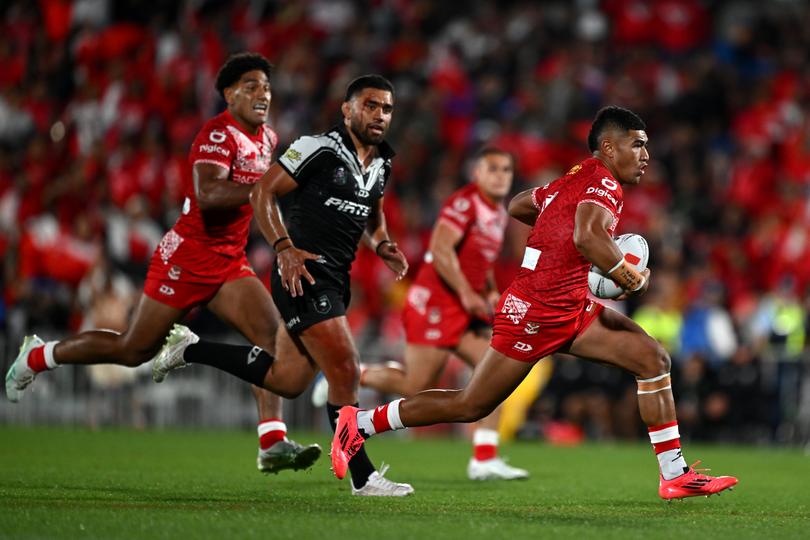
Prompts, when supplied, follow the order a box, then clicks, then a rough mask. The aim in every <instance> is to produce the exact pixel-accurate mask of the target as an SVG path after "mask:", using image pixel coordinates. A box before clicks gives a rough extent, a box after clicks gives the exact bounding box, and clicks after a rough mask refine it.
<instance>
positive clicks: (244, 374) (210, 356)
mask: <svg viewBox="0 0 810 540" xmlns="http://www.w3.org/2000/svg"><path fill="white" fill-rule="evenodd" d="M183 359H184V360H185V361H186V362H191V363H194V364H206V365H209V366H213V367H215V368H217V369H221V370H222V371H227V372H228V373H230V374H231V375H235V376H237V377H239V378H240V379H242V380H243V381H247V382H249V383H251V384H255V385H256V386H258V387H259V388H263V387H264V377H265V375H267V372H268V371H270V366H272V365H273V357H272V356H270V355H269V354H267V352H265V351H264V350H262V349H261V348H259V347H248V346H247V345H226V344H225V343H211V342H206V341H200V342H199V343H194V344H192V345H189V346H188V347H186V350H185V352H184V353H183Z"/></svg>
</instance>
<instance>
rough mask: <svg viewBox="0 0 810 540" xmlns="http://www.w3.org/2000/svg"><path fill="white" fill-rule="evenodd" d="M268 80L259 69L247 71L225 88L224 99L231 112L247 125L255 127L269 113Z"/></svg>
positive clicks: (270, 96)
mask: <svg viewBox="0 0 810 540" xmlns="http://www.w3.org/2000/svg"><path fill="white" fill-rule="evenodd" d="M271 98H272V95H271V93H270V81H268V80H267V75H265V73H264V71H262V70H260V69H255V70H253V71H248V72H246V73H243V74H242V76H241V77H240V78H239V80H238V81H236V82H235V83H234V84H232V85H231V86H229V87H228V88H226V89H225V101H227V102H228V109H229V110H230V111H231V114H233V115H234V117H235V118H236V119H237V120H239V121H240V122H242V123H244V124H246V125H247V126H249V127H252V128H254V129H255V128H257V127H259V126H261V125H262V124H264V123H265V122H266V121H267V116H268V114H269V113H270V99H271Z"/></svg>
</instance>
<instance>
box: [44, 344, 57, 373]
mask: <svg viewBox="0 0 810 540" xmlns="http://www.w3.org/2000/svg"><path fill="white" fill-rule="evenodd" d="M57 343H59V342H58V341H49V342H48V343H46V344H45V348H44V349H43V350H42V353H43V354H44V355H45V365H46V366H48V369H56V368H58V367H59V364H57V363H56V359H55V358H54V357H53V348H54V347H56V344H57Z"/></svg>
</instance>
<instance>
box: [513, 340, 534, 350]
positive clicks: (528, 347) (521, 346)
mask: <svg viewBox="0 0 810 540" xmlns="http://www.w3.org/2000/svg"><path fill="white" fill-rule="evenodd" d="M512 348H513V349H516V350H518V351H520V352H529V351H531V350H532V349H534V347H532V346H531V345H529V344H528V343H523V342H522V341H516V342H515V345H514V346H513V347H512Z"/></svg>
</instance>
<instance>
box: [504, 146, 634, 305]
mask: <svg viewBox="0 0 810 540" xmlns="http://www.w3.org/2000/svg"><path fill="white" fill-rule="evenodd" d="M622 197H623V195H622V187H621V185H620V184H619V182H618V181H616V180H615V179H614V178H613V176H612V175H611V174H610V171H608V169H607V167H605V165H604V164H603V163H602V162H601V161H600V160H598V159H596V158H589V159H586V160H585V161H583V162H582V163H580V164H579V165H576V166H574V167H573V168H572V169H571V170H570V171H568V173H567V174H566V175H565V176H562V177H560V178H558V179H556V180H554V181H553V182H551V183H550V184H548V185H546V186H543V187H539V188H536V189H535V190H534V191H533V192H532V200H533V202H534V205H535V206H536V207H537V209H538V211H539V212H540V214H539V216H538V217H537V221H536V222H535V224H534V227H533V228H532V231H531V233H530V234H529V238H528V240H527V242H526V251H525V253H524V256H523V262H522V264H521V267H520V269H519V270H518V273H517V275H516V276H515V279H514V281H513V282H512V285H511V287H512V289H513V290H514V291H516V292H517V293H518V294H520V295H521V296H525V297H526V298H527V299H530V301H531V303H532V305H533V306H542V308H543V309H546V310H548V315H549V319H550V320H559V321H564V320H566V319H568V318H570V317H574V316H576V315H577V314H578V313H579V309H580V307H581V306H582V302H583V301H584V300H585V298H586V297H587V294H588V270H589V269H590V267H591V263H590V261H588V260H587V259H586V258H585V257H583V256H582V254H581V253H580V252H579V251H578V250H577V248H576V246H574V221H575V216H576V211H577V207H578V206H579V205H580V204H583V203H592V204H597V205H599V206H601V207H603V208H605V209H606V210H607V211H608V212H610V213H611V215H612V216H613V223H612V224H611V225H610V229H609V232H610V234H611V235H613V234H614V232H615V230H616V225H618V223H619V217H620V215H621V212H622V205H623V202H622Z"/></svg>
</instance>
